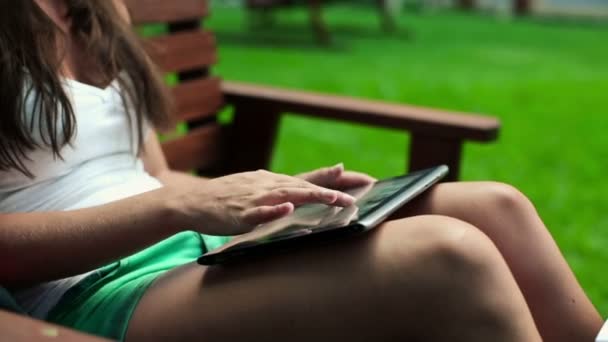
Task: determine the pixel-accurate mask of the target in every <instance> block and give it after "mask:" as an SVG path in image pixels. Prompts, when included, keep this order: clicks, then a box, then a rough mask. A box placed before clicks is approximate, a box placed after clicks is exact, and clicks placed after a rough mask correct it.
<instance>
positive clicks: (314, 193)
mask: <svg viewBox="0 0 608 342" xmlns="http://www.w3.org/2000/svg"><path fill="white" fill-rule="evenodd" d="M284 202H291V203H293V204H294V205H301V204H306V203H322V204H328V205H337V206H348V205H351V204H352V203H353V202H354V198H352V197H351V196H350V195H347V194H343V193H341V192H339V191H335V190H330V189H325V188H321V187H317V186H314V185H313V186H310V187H307V188H296V187H294V188H291V187H289V188H280V189H275V190H272V191H270V192H268V193H266V194H264V195H262V196H260V197H259V198H258V199H257V200H255V203H256V204H257V205H275V204H279V203H284Z"/></svg>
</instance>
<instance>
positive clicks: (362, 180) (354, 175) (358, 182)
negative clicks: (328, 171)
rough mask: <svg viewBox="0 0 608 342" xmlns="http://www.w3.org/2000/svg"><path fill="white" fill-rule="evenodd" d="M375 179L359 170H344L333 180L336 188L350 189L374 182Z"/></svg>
mask: <svg viewBox="0 0 608 342" xmlns="http://www.w3.org/2000/svg"><path fill="white" fill-rule="evenodd" d="M375 181H376V179H375V178H373V177H371V176H369V175H366V174H365V173H361V172H354V171H345V172H344V173H342V175H340V177H339V178H338V179H336V180H335V183H334V186H335V188H336V189H350V188H356V187H360V186H364V185H368V184H371V183H373V182H375Z"/></svg>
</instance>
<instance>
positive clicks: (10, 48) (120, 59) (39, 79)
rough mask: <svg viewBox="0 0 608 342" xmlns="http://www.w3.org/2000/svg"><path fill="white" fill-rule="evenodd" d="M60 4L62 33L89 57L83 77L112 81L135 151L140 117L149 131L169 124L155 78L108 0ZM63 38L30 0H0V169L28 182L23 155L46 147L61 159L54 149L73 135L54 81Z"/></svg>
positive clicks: (70, 113) (69, 113)
mask: <svg viewBox="0 0 608 342" xmlns="http://www.w3.org/2000/svg"><path fill="white" fill-rule="evenodd" d="M65 3H66V6H67V10H68V13H67V14H68V16H69V18H70V19H71V32H70V34H71V35H72V36H73V37H74V39H75V40H76V42H77V43H79V44H82V47H83V49H84V51H86V54H87V58H90V59H91V64H92V65H93V66H94V67H93V68H94V69H93V70H91V72H93V73H94V74H95V75H96V76H97V75H99V77H100V78H101V79H102V81H104V82H109V81H111V80H113V79H115V78H116V79H117V80H118V82H119V85H120V87H121V89H122V92H121V94H122V96H123V104H124V105H125V110H126V112H129V111H132V112H133V113H134V115H133V117H135V122H131V121H129V122H130V123H131V125H135V127H136V132H137V141H138V146H140V147H141V146H142V141H143V136H142V135H143V133H142V132H143V129H142V125H143V121H144V120H145V119H147V120H148V121H150V122H151V123H152V124H153V125H154V126H156V127H166V126H167V124H168V123H169V116H168V113H169V111H170V101H169V97H168V96H167V90H166V88H165V87H164V85H163V82H162V78H161V77H160V76H159V74H158V73H157V72H156V68H155V66H154V65H153V64H152V62H151V61H150V59H149V58H148V56H147V55H146V54H145V52H144V50H143V49H142V46H141V44H140V41H139V39H138V37H137V36H136V34H135V33H133V31H132V29H131V27H130V26H129V24H128V23H127V22H126V21H125V20H123V19H121V17H120V15H119V13H118V9H117V8H116V7H115V4H114V2H113V1H110V0H65ZM64 38H65V34H64V33H63V32H61V31H60V30H59V28H58V27H57V26H56V25H55V23H54V22H53V21H52V20H51V19H50V18H49V17H48V16H47V15H46V13H45V12H44V11H42V9H41V8H40V7H39V6H38V5H37V4H36V3H35V2H34V0H18V1H15V0H0V53H1V55H0V171H6V170H9V169H17V170H19V171H20V172H22V173H24V174H25V175H27V176H29V177H33V176H34V175H32V174H31V173H30V171H29V170H28V169H27V167H26V166H25V164H24V161H25V160H26V159H27V158H28V152H29V151H32V150H34V149H36V148H42V147H47V148H50V149H51V151H52V153H53V154H54V155H55V157H57V158H61V154H60V151H61V149H62V148H63V146H64V145H66V144H69V143H70V141H71V139H72V137H73V136H74V134H75V131H76V118H75V116H74V110H73V107H72V104H71V102H70V100H69V98H68V96H67V94H66V92H65V90H64V88H63V86H62V82H61V79H60V71H61V65H62V56H61V55H60V54H58V51H60V50H61V49H60V48H61V44H62V39H64ZM31 94H33V95H34V96H35V98H34V101H33V104H34V106H33V108H34V109H33V110H34V113H39V115H34V116H31V117H30V118H29V119H28V116H26V115H24V110H25V108H24V99H25V98H27V97H28V96H29V95H31ZM128 103H130V104H131V106H127V104H128ZM130 117H131V116H130V115H129V118H130ZM35 136H39V137H42V139H41V141H40V140H38V141H37V140H36V139H34V137H35Z"/></svg>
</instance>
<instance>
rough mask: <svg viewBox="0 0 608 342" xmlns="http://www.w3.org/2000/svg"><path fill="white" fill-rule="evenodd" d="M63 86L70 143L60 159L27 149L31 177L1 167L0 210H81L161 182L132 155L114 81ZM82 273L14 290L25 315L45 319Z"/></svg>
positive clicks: (28, 106)
mask: <svg viewBox="0 0 608 342" xmlns="http://www.w3.org/2000/svg"><path fill="white" fill-rule="evenodd" d="M64 88H65V89H66V91H67V93H68V96H69V97H70V99H71V101H72V106H73V109H74V114H75V116H76V122H77V129H76V133H75V136H74V137H73V140H72V144H71V145H66V146H65V147H63V149H62V150H61V156H62V157H63V160H61V159H58V158H55V157H54V156H53V153H52V152H51V151H50V149H48V148H41V149H37V150H35V151H32V152H31V153H29V154H28V157H29V159H30V160H26V161H25V165H26V167H27V168H28V169H29V171H30V172H31V173H32V174H34V176H35V178H33V179H31V178H28V177H27V176H25V175H23V174H21V173H20V172H18V171H16V170H9V171H0V212H2V213H11V212H32V211H61V210H73V209H80V208H86V207H92V206H96V205H101V204H105V203H108V202H112V201H116V200H119V199H122V198H126V197H130V196H134V195H137V194H140V193H143V192H146V191H150V190H153V189H157V188H159V187H161V186H162V185H161V184H160V182H159V181H158V180H157V179H155V178H153V177H151V176H150V175H148V174H147V173H146V172H145V171H144V168H143V163H142V161H141V159H139V158H138V157H137V156H136V149H137V147H136V146H137V145H136V140H135V137H136V134H131V133H130V130H131V131H133V132H135V128H131V127H130V125H129V122H128V118H127V115H126V114H125V110H124V107H123V103H122V100H121V97H120V93H119V91H120V89H119V87H118V82H116V81H115V82H113V83H112V84H111V85H110V86H108V87H107V88H105V89H101V88H97V87H93V86H90V85H87V84H84V83H80V82H77V81H74V80H65V81H64ZM33 101H34V99H33V96H29V97H28V98H26V99H25V111H26V112H25V115H26V117H27V118H31V117H32V115H35V114H34V113H33ZM144 132H146V129H145V130H144ZM36 134H38V136H37V139H40V136H39V133H36ZM32 271H33V272H35V271H34V270H32ZM87 274H88V273H87ZM87 274H83V275H79V276H75V277H71V278H66V279H61V280H57V281H53V282H49V283H44V284H40V285H38V286H35V287H32V288H29V289H24V290H20V291H17V292H16V293H14V295H15V297H16V299H17V301H18V303H19V304H20V305H21V306H22V307H23V308H24V309H25V310H26V311H27V312H28V313H29V314H30V315H32V316H34V317H37V318H41V319H44V318H46V316H47V314H48V312H49V311H50V310H51V309H52V308H53V306H55V305H56V304H57V302H58V301H59V299H60V298H61V296H62V295H63V294H64V293H65V292H66V291H67V290H68V289H69V288H70V287H71V286H73V285H74V284H76V283H77V282H78V281H79V280H81V279H82V278H83V277H84V276H86V275H87Z"/></svg>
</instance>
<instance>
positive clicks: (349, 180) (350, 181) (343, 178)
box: [296, 163, 376, 190]
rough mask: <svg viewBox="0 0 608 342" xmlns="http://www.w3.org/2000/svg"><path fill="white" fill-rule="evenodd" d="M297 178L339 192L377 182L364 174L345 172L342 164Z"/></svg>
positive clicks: (303, 174) (300, 175)
mask: <svg viewBox="0 0 608 342" xmlns="http://www.w3.org/2000/svg"><path fill="white" fill-rule="evenodd" d="M296 177H298V178H301V179H303V180H305V181H307V182H310V183H313V184H316V185H319V186H323V187H326V188H330V189H337V190H346V189H350V188H356V187H360V186H364V185H368V184H370V183H373V182H375V181H376V179H374V178H373V177H370V176H368V175H366V174H364V173H360V172H354V171H345V170H344V165H343V164H342V163H340V164H338V165H335V166H331V167H325V168H321V169H318V170H314V171H311V172H307V173H302V174H299V175H297V176H296Z"/></svg>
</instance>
